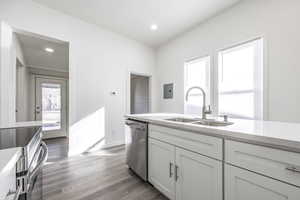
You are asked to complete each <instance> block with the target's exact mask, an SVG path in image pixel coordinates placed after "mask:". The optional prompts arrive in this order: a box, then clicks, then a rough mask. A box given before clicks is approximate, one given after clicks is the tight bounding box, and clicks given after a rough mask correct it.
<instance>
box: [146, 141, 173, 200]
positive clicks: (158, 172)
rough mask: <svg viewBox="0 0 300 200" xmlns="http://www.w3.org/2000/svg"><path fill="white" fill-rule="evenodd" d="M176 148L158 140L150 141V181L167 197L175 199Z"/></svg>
mask: <svg viewBox="0 0 300 200" xmlns="http://www.w3.org/2000/svg"><path fill="white" fill-rule="evenodd" d="M174 166H175V147H174V146H172V145H169V144H167V143H164V142H160V141H158V140H154V139H151V138H149V140H148V179H149V182H150V183H151V184H152V185H153V186H154V187H156V188H157V189H158V190H159V191H161V192H162V193H163V194H164V195H166V196H167V197H168V198H169V199H171V200H172V199H175V182H174Z"/></svg>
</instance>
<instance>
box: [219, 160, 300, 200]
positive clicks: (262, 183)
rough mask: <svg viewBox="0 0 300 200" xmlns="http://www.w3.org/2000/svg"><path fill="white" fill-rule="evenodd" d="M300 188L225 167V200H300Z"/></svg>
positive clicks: (235, 168)
mask: <svg viewBox="0 0 300 200" xmlns="http://www.w3.org/2000/svg"><path fill="white" fill-rule="evenodd" d="M299 198H300V188H298V187H295V186H292V185H289V184H286V183H282V182H280V181H277V180H274V179H271V178H268V177H265V176H262V175H259V174H256V173H253V172H249V171H247V170H243V169H240V168H237V167H233V166H230V165H225V200H253V199H257V200H259V199H263V200H284V199H285V200H286V199H289V200H299Z"/></svg>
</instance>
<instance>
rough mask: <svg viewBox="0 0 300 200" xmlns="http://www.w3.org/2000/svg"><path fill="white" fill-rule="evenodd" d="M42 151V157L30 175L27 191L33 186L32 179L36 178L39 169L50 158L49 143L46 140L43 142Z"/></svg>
mask: <svg viewBox="0 0 300 200" xmlns="http://www.w3.org/2000/svg"><path fill="white" fill-rule="evenodd" d="M40 151H42V152H43V156H42V159H41V160H40V161H39V163H38V164H37V166H36V167H35V168H34V170H32V172H31V173H29V175H28V185H27V191H29V190H30V187H31V185H30V184H31V182H32V180H33V179H34V177H35V176H36V174H37V173H38V172H39V170H40V169H41V168H42V167H43V165H44V164H45V162H46V161H47V159H48V148H47V145H46V144H45V142H41V150H40Z"/></svg>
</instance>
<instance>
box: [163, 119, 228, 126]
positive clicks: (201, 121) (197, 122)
mask: <svg viewBox="0 0 300 200" xmlns="http://www.w3.org/2000/svg"><path fill="white" fill-rule="evenodd" d="M165 120H167V121H172V122H181V123H190V124H195V125H205V126H229V125H232V124H233V122H225V121H219V120H216V119H199V118H181V117H177V118H171V119H165Z"/></svg>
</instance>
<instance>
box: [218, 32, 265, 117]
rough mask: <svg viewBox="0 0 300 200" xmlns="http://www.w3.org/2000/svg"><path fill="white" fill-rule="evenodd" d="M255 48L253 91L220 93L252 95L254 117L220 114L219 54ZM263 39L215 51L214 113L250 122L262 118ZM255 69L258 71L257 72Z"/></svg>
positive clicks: (220, 63)
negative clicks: (249, 120) (250, 47)
mask: <svg viewBox="0 0 300 200" xmlns="http://www.w3.org/2000/svg"><path fill="white" fill-rule="evenodd" d="M253 45H254V47H255V48H256V51H255V52H256V54H255V58H254V62H255V66H257V67H254V69H253V70H254V76H253V77H254V80H253V83H254V86H253V90H246V89H245V90H232V91H227V92H222V93H223V94H249V93H253V94H254V111H253V112H254V117H253V118H252V117H245V116H241V115H236V114H231V113H220V111H219V94H220V93H221V92H220V91H219V69H220V68H221V66H220V65H222V62H220V60H221V58H220V57H221V54H223V53H230V52H234V51H237V50H239V49H243V48H246V47H249V46H253ZM263 48H264V38H263V37H258V38H254V39H252V40H248V41H245V42H242V43H238V44H235V45H233V46H229V47H226V48H223V49H220V50H218V51H217V54H216V57H217V65H216V66H215V68H216V69H215V70H216V73H215V74H214V76H215V78H216V81H215V100H214V101H215V105H214V108H215V110H216V113H218V114H226V115H228V116H230V117H232V118H239V119H251V120H256V119H257V120H261V119H263V118H264V110H263V109H264V98H263V91H264V49H263ZM257 69H260V70H259V71H258V70H257Z"/></svg>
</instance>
